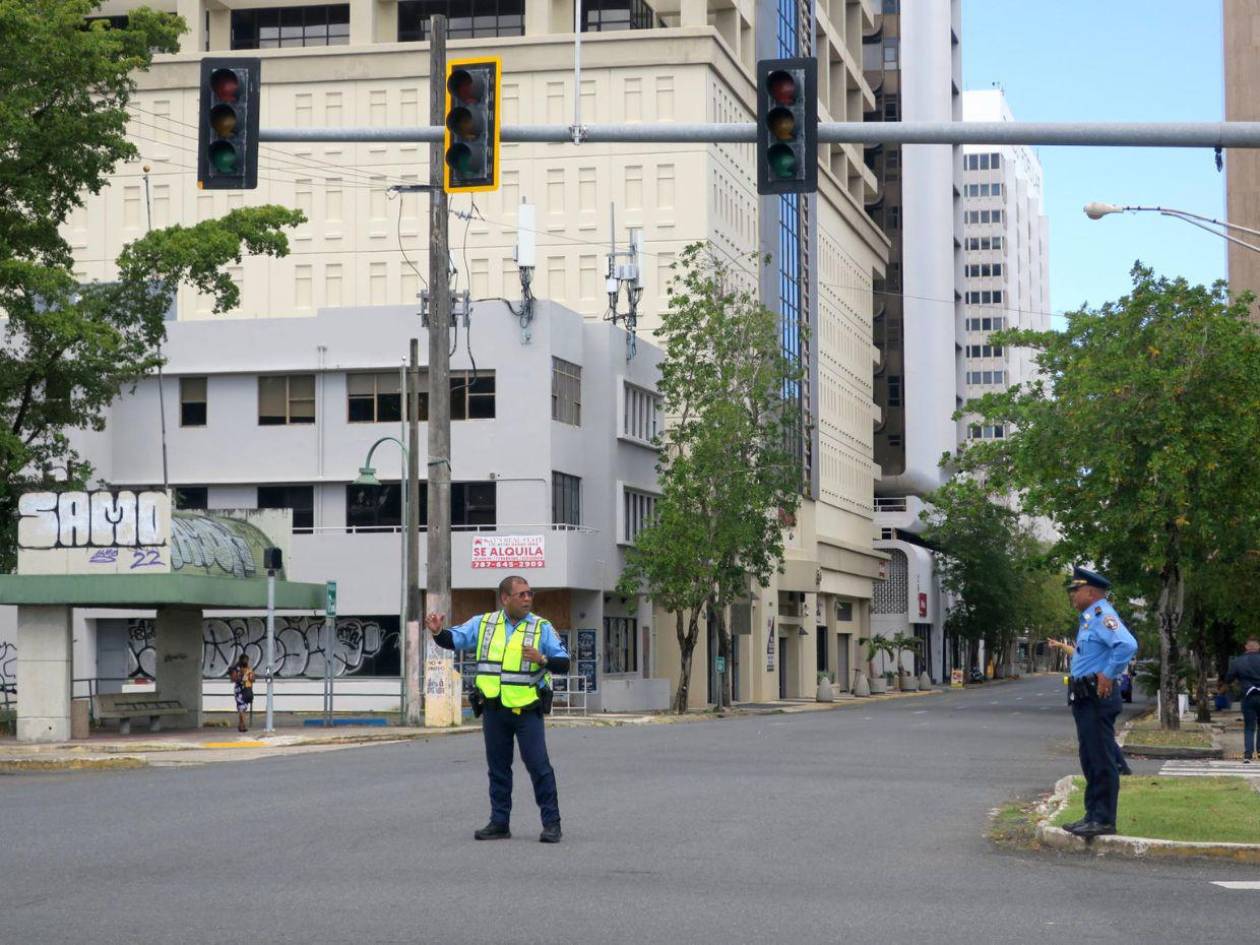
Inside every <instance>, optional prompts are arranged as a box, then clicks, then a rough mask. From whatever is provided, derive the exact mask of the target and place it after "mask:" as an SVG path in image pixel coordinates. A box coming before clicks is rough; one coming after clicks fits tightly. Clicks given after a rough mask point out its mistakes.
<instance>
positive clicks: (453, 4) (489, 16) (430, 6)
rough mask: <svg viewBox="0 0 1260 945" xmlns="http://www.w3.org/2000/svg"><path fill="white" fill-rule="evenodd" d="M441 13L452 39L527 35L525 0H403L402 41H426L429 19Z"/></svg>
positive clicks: (400, 36) (400, 31)
mask: <svg viewBox="0 0 1260 945" xmlns="http://www.w3.org/2000/svg"><path fill="white" fill-rule="evenodd" d="M439 13H440V14H442V15H443V16H445V17H446V18H447V26H446V32H447V35H448V36H449V37H450V38H451V39H471V38H473V37H476V36H524V35H525V0H401V2H400V3H399V4H398V41H399V42H400V43H415V42H426V41H427V40H428V38H429V19H430V18H431V17H433V16H434V15H435V14H439Z"/></svg>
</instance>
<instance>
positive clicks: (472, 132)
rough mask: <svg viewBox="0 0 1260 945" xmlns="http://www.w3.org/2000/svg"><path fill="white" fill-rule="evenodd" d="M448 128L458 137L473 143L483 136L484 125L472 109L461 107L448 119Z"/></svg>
mask: <svg viewBox="0 0 1260 945" xmlns="http://www.w3.org/2000/svg"><path fill="white" fill-rule="evenodd" d="M446 127H447V128H449V129H450V130H451V134H453V135H455V136H456V137H459V138H464V139H466V140H468V141H471V140H472V139H474V138H476V137H478V136H479V135H480V134H481V130H482V123H481V121H480V120H479V119H478V117H477V116H476V115H475V114H473V112H472V110H471V109H468V108H463V107H460V108H456V109H455V110H454V111H452V112H451V114H450V115H449V116H448V117H447V119H446Z"/></svg>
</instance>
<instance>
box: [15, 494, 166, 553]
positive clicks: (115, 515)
mask: <svg viewBox="0 0 1260 945" xmlns="http://www.w3.org/2000/svg"><path fill="white" fill-rule="evenodd" d="M170 514H171V500H170V498H169V497H168V496H167V495H166V493H165V492H140V493H136V492H130V491H128V490H126V489H124V490H122V491H120V492H116V493H115V492H92V493H88V492H62V493H56V492H28V493H26V494H25V495H23V496H21V497H20V498H19V499H18V515H19V516H20V518H19V520H18V547H19V548H28V549H44V548H86V547H88V546H89V545H90V546H93V547H107V546H117V545H121V546H123V547H131V546H135V545H141V546H160V545H165V544H166V533H167V522H168V520H169V519H170Z"/></svg>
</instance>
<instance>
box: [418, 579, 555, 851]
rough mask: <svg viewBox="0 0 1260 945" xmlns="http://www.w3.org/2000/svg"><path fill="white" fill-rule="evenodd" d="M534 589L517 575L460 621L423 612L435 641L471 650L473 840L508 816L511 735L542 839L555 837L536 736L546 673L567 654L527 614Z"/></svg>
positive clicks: (549, 782)
mask: <svg viewBox="0 0 1260 945" xmlns="http://www.w3.org/2000/svg"><path fill="white" fill-rule="evenodd" d="M533 603H534V592H533V591H532V590H530V587H529V582H528V581H526V580H525V579H524V578H523V577H519V576H517V575H511V576H509V577H505V578H504V579H503V580H502V581H501V582H499V606H500V609H499V610H497V611H495V612H494V613H489V614H479V615H478V616H476V617H473V618H472V619H471V620H469V621H467V622H466V623H462V624H460V625H459V626H458V627H452V628H450V629H449V630H443V629H442V624H443V622H444V621H445V620H446V615H445V614H432V613H431V614H427V615H426V616H425V618H424V623H425V626H426V627H428V628H429V632H430V633H432V634H433V639H434V641H435V642H436V643H437V644H438V646H442V647H445V648H446V649H448V650H456V651H460V650H472V649H475V650H476V652H477V679H476V686H475V688H474V690H473V694H472V700H471V701H472V703H473V710H474V712H478V714H480V715H481V732H482V735H483V737H484V738H485V743H486V762H487V764H488V765H489V768H490V822H489V823H488V824H486V825H485V826H484V827H482V828H481V829H480V830H477V831H475V832H474V833H473V836H474V837H476V838H477V839H478V840H506V839H507V838H508V837H510V836H512V832H511V830H510V829H509V824H510V822H511V816H512V740H513V738H515V739H516V741H517V742H518V743H519V744H520V746H521V760H522V761H524V762H525V768H526V770H528V771H529V776H530V779H531V780H532V781H533V782H534V800H535V801H537V802H538V809H539V810H540V811H541V812H542V824H543V830H542V833H541V834H540V835H539V837H538V839H539V840H541V841H542V842H543V843H559V842H560V808H559V806H558V804H557V802H556V775H555V772H554V771H553V770H552V768H551V761H550V759H548V757H547V743H546V741H545V739H544V737H543V704H544V700H546V701H547V702H548V703H549V701H550V698H549V697H550V692H549V691H545V688H544V687H545V683H546V680H547V679H548V678H549V674H550V673H552V672H556V673H560V674H564V673H567V672H568V671H569V654H568V653H567V652H566V651H565V648H564V644H563V643H561V642H560V637H559V636H558V635H557V634H556V631H555V628H554V627H552V625H551V624H550V622H548V621H547V620H544V619H543V618H541V617H539V616H537V615H536V614H532V613H530V609H531V608H532V607H533Z"/></svg>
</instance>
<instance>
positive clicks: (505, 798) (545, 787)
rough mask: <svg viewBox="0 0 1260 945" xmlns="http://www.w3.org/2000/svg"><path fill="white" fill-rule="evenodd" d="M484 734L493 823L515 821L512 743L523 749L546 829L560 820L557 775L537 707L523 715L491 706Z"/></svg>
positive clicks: (483, 722) (484, 718) (484, 721)
mask: <svg viewBox="0 0 1260 945" xmlns="http://www.w3.org/2000/svg"><path fill="white" fill-rule="evenodd" d="M481 732H482V735H484V736H485V740H486V763H487V764H488V765H489V768H490V819H491V820H492V821H493V822H494V823H496V824H504V825H507V824H508V823H510V821H511V819H512V740H513V739H514V738H515V739H516V741H517V742H519V743H520V746H521V760H522V761H524V762H525V769H526V770H527V771H528V772H529V777H530V780H532V781H533V782H534V800H535V801H537V802H538V809H539V811H541V812H542V822H543V826H546V825H547V824H552V823H555V822H556V821H558V820H559V819H560V807H559V805H558V804H557V802H556V773H555V772H554V771H553V770H552V769H551V760H550V759H549V758H548V757H547V741H546V738H545V737H544V735H543V717H542V712H540V711H539V710H538V709H537V708H536V707H535V708H530V709H522V710H521V712H520V714H519V715H518V714H517V713H515V712H513V711H512V710H511V709H504V708H502V707H501V706H499V705H498V704H497V703H489V704H487V705H486V710H485V712H484V713H483V714H482V716H481Z"/></svg>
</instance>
